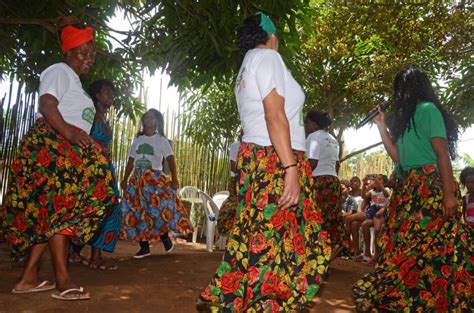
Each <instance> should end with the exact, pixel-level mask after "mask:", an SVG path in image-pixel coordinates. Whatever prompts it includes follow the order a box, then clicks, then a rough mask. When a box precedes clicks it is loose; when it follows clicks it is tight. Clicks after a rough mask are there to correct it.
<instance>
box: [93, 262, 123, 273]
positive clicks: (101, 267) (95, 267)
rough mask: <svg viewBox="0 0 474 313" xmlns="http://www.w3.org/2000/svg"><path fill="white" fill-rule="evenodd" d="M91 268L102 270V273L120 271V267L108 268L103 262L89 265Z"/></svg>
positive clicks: (111, 266) (112, 266)
mask: <svg viewBox="0 0 474 313" xmlns="http://www.w3.org/2000/svg"><path fill="white" fill-rule="evenodd" d="M89 267H90V268H92V269H96V270H102V271H106V270H109V271H116V270H118V265H110V266H108V265H106V264H105V263H103V262H100V263H98V264H97V263H89Z"/></svg>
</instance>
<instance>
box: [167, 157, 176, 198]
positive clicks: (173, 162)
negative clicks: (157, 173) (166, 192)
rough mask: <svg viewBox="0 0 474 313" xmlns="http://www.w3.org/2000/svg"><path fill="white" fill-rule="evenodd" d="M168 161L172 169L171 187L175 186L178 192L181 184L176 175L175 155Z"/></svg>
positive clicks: (168, 158)
mask: <svg viewBox="0 0 474 313" xmlns="http://www.w3.org/2000/svg"><path fill="white" fill-rule="evenodd" d="M166 161H168V167H169V168H170V173H171V185H172V186H173V189H174V190H178V188H179V183H178V176H177V174H176V162H175V160H174V155H170V156H168V157H167V158H166Z"/></svg>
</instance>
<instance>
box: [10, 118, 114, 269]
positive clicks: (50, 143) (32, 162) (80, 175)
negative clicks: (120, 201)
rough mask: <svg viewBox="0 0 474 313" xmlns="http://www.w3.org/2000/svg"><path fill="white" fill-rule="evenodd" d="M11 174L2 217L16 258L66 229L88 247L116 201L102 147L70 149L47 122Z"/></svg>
mask: <svg viewBox="0 0 474 313" xmlns="http://www.w3.org/2000/svg"><path fill="white" fill-rule="evenodd" d="M10 173H11V176H10V185H9V188H8V192H7V194H6V197H5V203H4V206H3V209H2V210H1V215H2V216H1V219H2V226H3V229H4V235H5V238H6V241H7V242H8V244H9V245H10V247H11V254H12V259H13V260H22V259H23V258H24V257H25V256H26V255H27V253H28V250H29V248H30V247H31V246H32V245H35V244H38V243H41V242H45V241H47V240H48V239H49V238H51V237H52V236H53V235H54V234H56V233H58V232H61V231H64V230H66V229H67V230H69V231H71V234H72V235H73V236H74V240H75V241H76V242H77V243H78V244H84V243H86V242H87V241H88V240H89V239H91V238H92V236H93V235H94V232H95V230H96V229H97V227H98V226H99V224H100V223H101V221H102V219H103V217H104V213H105V211H106V207H109V206H113V205H114V204H115V203H116V201H117V200H116V197H115V193H114V188H113V177H112V174H111V172H110V169H109V161H108V160H107V158H106V157H105V156H104V155H103V154H102V150H101V148H100V146H99V145H98V144H94V145H93V146H92V147H90V148H88V149H84V150H83V149H81V148H79V146H77V145H71V143H69V141H67V140H66V139H65V138H64V137H62V136H61V135H60V134H59V133H57V132H56V131H55V130H53V129H52V128H51V127H50V126H49V125H48V124H46V123H45V121H44V119H42V118H40V119H38V121H37V122H36V123H35V124H34V125H33V127H32V128H31V130H30V131H29V132H28V133H27V134H26V135H25V136H24V137H23V139H22V142H21V146H20V149H19V151H18V154H17V157H16V159H15V160H14V161H13V164H12V167H11V172H10Z"/></svg>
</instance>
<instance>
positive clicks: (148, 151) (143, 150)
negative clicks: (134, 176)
mask: <svg viewBox="0 0 474 313" xmlns="http://www.w3.org/2000/svg"><path fill="white" fill-rule="evenodd" d="M135 153H136V154H141V155H143V156H142V158H141V159H138V160H137V161H136V162H135V165H136V166H137V167H139V168H143V169H147V168H151V167H152V164H151V161H150V160H148V159H147V158H145V155H154V154H155V150H154V149H153V147H152V146H151V145H149V144H147V143H143V144H141V145H139V146H138V148H137V150H136V151H135Z"/></svg>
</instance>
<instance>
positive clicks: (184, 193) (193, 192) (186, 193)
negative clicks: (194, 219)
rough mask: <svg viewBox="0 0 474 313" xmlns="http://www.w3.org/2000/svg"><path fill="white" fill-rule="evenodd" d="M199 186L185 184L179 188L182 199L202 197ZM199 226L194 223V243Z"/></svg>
mask: <svg viewBox="0 0 474 313" xmlns="http://www.w3.org/2000/svg"><path fill="white" fill-rule="evenodd" d="M199 191H200V190H199V188H197V187H194V186H184V187H183V188H181V189H180V190H179V196H180V197H181V199H200V198H201V197H200V196H199ZM198 231H199V229H198V227H197V225H194V232H193V239H192V240H193V243H196V242H197V235H198Z"/></svg>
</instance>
